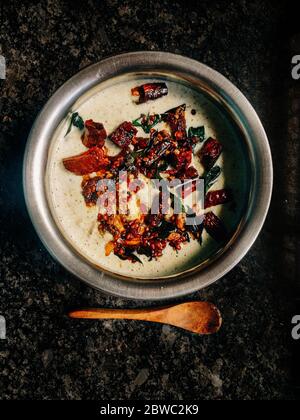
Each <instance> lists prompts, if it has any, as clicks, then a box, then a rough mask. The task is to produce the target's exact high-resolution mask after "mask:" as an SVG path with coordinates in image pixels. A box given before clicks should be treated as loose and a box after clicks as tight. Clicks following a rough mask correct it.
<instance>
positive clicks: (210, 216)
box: [204, 212, 227, 242]
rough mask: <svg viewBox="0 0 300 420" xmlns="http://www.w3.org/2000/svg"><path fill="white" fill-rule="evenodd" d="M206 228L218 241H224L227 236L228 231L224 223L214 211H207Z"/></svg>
mask: <svg viewBox="0 0 300 420" xmlns="http://www.w3.org/2000/svg"><path fill="white" fill-rule="evenodd" d="M204 228H205V230H206V232H207V233H208V234H209V235H210V236H211V237H212V238H213V239H215V240H216V241H218V242H223V241H224V240H225V239H226V238H227V232H226V229H225V227H224V225H223V223H222V222H221V220H220V219H219V218H218V217H217V216H216V215H215V214H214V213H213V212H209V213H206V215H205V218H204Z"/></svg>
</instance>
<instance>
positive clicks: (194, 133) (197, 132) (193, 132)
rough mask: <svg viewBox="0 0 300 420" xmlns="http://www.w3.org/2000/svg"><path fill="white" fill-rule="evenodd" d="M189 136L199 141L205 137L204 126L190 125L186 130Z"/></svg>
mask: <svg viewBox="0 0 300 420" xmlns="http://www.w3.org/2000/svg"><path fill="white" fill-rule="evenodd" d="M188 136H189V137H197V138H198V139H199V140H200V141H201V142H203V141H204V139H205V128H204V126H202V127H196V128H195V127H190V128H189V132H188Z"/></svg>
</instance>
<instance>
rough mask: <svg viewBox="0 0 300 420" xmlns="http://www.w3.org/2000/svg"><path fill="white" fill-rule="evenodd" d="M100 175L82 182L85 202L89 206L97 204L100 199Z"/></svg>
mask: <svg viewBox="0 0 300 420" xmlns="http://www.w3.org/2000/svg"><path fill="white" fill-rule="evenodd" d="M100 179H101V178H100V177H99V176H96V177H94V178H90V179H88V180H84V181H83V182H82V184H81V186H82V195H83V197H84V200H85V204H86V205H87V206H88V207H91V206H95V205H96V203H97V200H98V196H99V194H98V191H97V184H98V182H99V181H100Z"/></svg>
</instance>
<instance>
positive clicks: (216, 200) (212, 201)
mask: <svg viewBox="0 0 300 420" xmlns="http://www.w3.org/2000/svg"><path fill="white" fill-rule="evenodd" d="M231 200H232V192H231V190H228V189H227V190H226V189H224V190H218V191H210V192H208V193H207V194H206V197H205V208H206V209H207V208H209V207H213V206H218V205H219V204H225V203H228V202H229V201H231Z"/></svg>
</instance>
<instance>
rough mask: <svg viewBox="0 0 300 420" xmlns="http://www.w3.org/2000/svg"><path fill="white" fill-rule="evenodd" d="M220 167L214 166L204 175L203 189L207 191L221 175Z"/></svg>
mask: <svg viewBox="0 0 300 420" xmlns="http://www.w3.org/2000/svg"><path fill="white" fill-rule="evenodd" d="M221 172H222V169H221V168H220V166H214V167H213V168H212V169H211V170H210V171H209V172H208V173H207V174H206V177H205V191H206V192H207V191H208V190H209V189H210V188H211V187H212V186H213V185H214V183H215V182H216V181H217V179H218V178H219V176H220V175H221Z"/></svg>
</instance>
